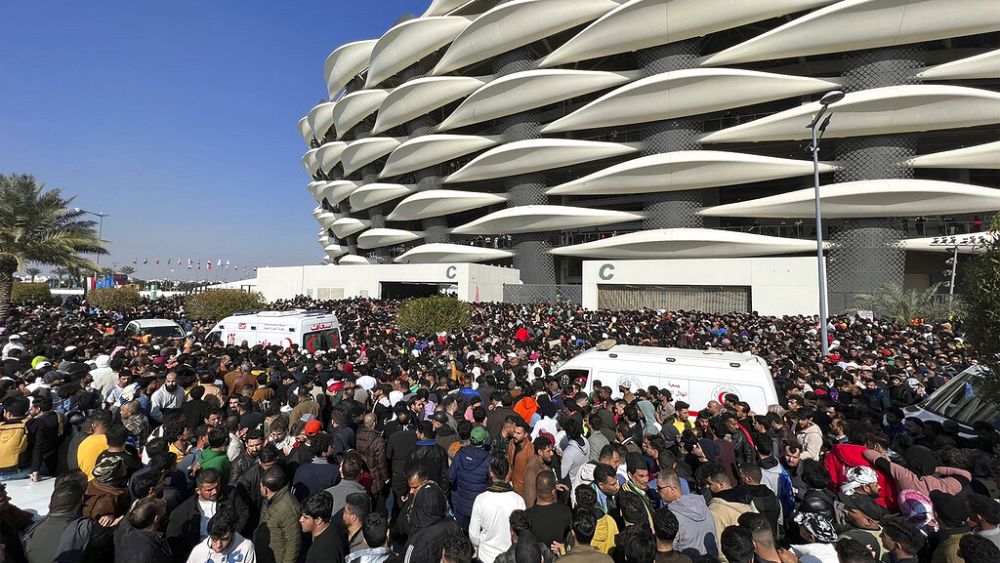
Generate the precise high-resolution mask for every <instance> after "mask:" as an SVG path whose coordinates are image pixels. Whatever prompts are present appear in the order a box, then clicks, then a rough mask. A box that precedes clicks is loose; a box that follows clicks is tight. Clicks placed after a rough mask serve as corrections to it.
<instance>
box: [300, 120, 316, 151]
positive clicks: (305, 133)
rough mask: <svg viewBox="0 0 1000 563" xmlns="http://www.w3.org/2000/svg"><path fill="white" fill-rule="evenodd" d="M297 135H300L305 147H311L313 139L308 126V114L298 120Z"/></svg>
mask: <svg viewBox="0 0 1000 563" xmlns="http://www.w3.org/2000/svg"><path fill="white" fill-rule="evenodd" d="M299 135H302V140H303V141H305V143H306V146H307V147H312V142H313V140H314V139H313V134H312V128H310V127H309V116H306V117H303V118H302V119H300V120H299Z"/></svg>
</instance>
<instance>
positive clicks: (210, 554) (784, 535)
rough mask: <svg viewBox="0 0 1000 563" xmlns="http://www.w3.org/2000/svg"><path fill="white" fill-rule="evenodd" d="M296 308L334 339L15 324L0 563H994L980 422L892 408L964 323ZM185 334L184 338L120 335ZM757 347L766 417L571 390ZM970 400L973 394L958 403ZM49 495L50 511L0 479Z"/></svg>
mask: <svg viewBox="0 0 1000 563" xmlns="http://www.w3.org/2000/svg"><path fill="white" fill-rule="evenodd" d="M398 305H399V303H398V302H393V301H379V300H367V299H364V300H342V301H331V302H322V303H320V302H316V301H314V300H312V299H307V298H305V297H301V298H298V299H294V300H289V301H284V302H279V303H277V304H275V305H274V306H275V307H278V308H293V307H303V308H325V309H328V310H331V311H333V312H334V313H336V314H337V316H338V318H339V320H340V322H341V327H342V333H341V339H340V342H339V343H336V342H335V343H333V345H332V347H331V348H330V349H327V350H313V351H309V350H303V349H301V348H299V347H297V346H292V347H290V348H281V347H278V346H269V347H261V346H250V345H247V344H246V343H242V344H241V343H235V344H227V343H225V342H220V341H218V340H216V341H214V342H211V343H205V342H204V340H203V338H202V337H203V335H204V334H205V333H206V332H207V331H208V329H210V328H211V324H210V323H206V322H193V321H190V320H188V319H187V318H186V316H185V313H184V309H183V304H182V302H181V301H179V300H174V299H170V298H163V299H160V300H158V301H155V302H152V301H147V302H144V303H143V305H142V306H141V307H139V308H137V309H134V310H128V311H102V310H99V309H96V308H93V307H90V306H88V305H87V304H86V303H83V302H69V303H66V304H64V305H61V306H55V305H46V306H30V307H28V306H25V307H17V308H14V309H13V310H12V311H11V316H10V317H9V318H8V319H7V321H6V323H5V325H4V326H3V327H2V328H3V331H2V333H0V343H2V345H3V348H2V359H0V371H2V374H0V375H2V377H0V398H2V410H3V421H2V423H0V546H2V549H0V561H12V562H16V563H22V562H28V563H49V562H53V561H56V562H91V561H93V562H101V563H108V562H111V561H114V562H119V563H122V562H142V563H173V562H188V563H207V562H226V563H253V562H268V563H269V562H280V563H296V562H308V563H314V562H320V561H324V562H326V561H331V562H339V561H344V562H347V563H355V562H357V563H379V562H383V561H393V562H395V561H400V562H404V563H437V562H439V561H440V562H442V563H472V562H473V561H481V562H483V563H494V562H496V563H540V562H551V561H555V560H559V561H560V562H563V563H601V562H612V561H613V562H626V563H649V562H654V561H655V562H657V563H667V562H669V563H692V562H706V563H707V562H716V561H723V562H728V563H749V562H762V563H763V562H779V561H780V562H782V563H787V562H790V561H802V562H806V563H815V562H819V563H869V562H875V561H877V562H883V561H885V562H894V563H895V562H898V563H903V562H911V561H913V562H923V563H927V562H929V563H945V562H948V563H951V562H959V561H967V562H972V563H980V562H987V561H989V562H991V563H996V562H997V561H1000V547H998V546H1000V527H998V526H1000V503H998V501H997V500H996V499H997V498H1000V486H998V483H1000V479H998V475H1000V458H998V457H997V453H998V452H1000V450H998V448H997V446H998V444H1000V440H998V434H997V430H996V428H995V427H994V420H992V419H991V417H990V416H988V414H989V413H991V412H993V411H991V407H990V406H989V405H986V406H985V407H986V408H984V409H983V415H982V416H980V417H979V418H980V419H981V420H977V421H976V423H975V424H974V425H973V426H972V427H971V428H969V427H963V426H959V425H958V424H957V423H956V422H954V421H951V420H946V421H944V422H943V423H942V422H933V421H932V422H925V421H922V420H920V419H918V418H915V417H908V416H907V415H906V411H904V408H906V407H907V406H909V405H912V404H914V403H916V402H918V401H920V400H922V399H923V398H924V397H925V396H927V395H928V394H931V393H933V392H934V391H935V390H936V389H938V388H940V387H941V386H942V385H944V384H945V383H946V382H948V381H949V380H950V379H951V378H952V377H954V376H956V375H957V374H959V373H961V372H962V371H964V370H965V369H966V368H968V367H969V366H970V365H972V364H973V363H975V361H976V360H975V352H974V351H973V350H969V349H968V348H967V347H966V345H965V344H964V339H963V334H962V327H961V324H960V323H957V322H954V323H939V324H929V323H924V322H922V321H917V322H914V323H913V324H911V325H908V326H899V325H895V324H892V323H889V322H886V321H882V320H871V319H863V318H858V317H848V316H841V317H835V318H832V319H830V321H829V327H828V328H829V334H830V342H829V345H830V353H829V355H828V356H826V357H823V356H822V354H821V353H820V347H819V333H820V330H819V328H820V327H819V325H818V321H817V320H816V318H815V317H806V316H795V317H766V316H761V315H758V314H754V313H747V314H735V313H734V314H725V315H716V314H704V313H695V312H684V311H676V312H670V311H650V310H642V311H603V310H602V311H588V310H584V309H582V308H578V307H576V306H571V305H566V304H560V305H552V304H540V305H530V306H529V305H511V304H476V305H474V306H473V307H472V320H471V322H470V323H469V325H468V326H467V327H464V328H462V329H461V330H457V331H454V332H450V333H440V334H431V335H420V334H410V333H408V332H406V331H403V330H401V329H400V328H398V327H397V326H396V325H395V324H394V319H395V313H396V308H397V306H398ZM136 318H169V319H174V320H177V321H178V322H179V323H180V324H181V326H182V327H183V328H184V329H185V330H187V331H188V332H189V336H188V337H187V338H185V339H168V338H156V337H148V336H145V337H143V336H138V337H136V336H132V335H126V334H125V333H124V331H123V328H124V326H125V324H126V323H127V322H128V321H130V320H132V319H136ZM607 339H614V340H615V341H616V342H618V343H620V344H634V345H645V346H668V347H681V348H698V349H705V348H715V349H719V350H736V351H749V352H751V353H753V354H756V355H759V356H761V357H762V358H763V359H764V360H766V362H767V363H768V365H769V366H770V369H771V372H772V374H773V376H774V382H775V387H776V390H777V391H778V396H779V398H780V404H774V405H770V406H768V407H767V411H766V412H754V411H753V410H752V409H751V408H750V406H749V405H748V404H747V403H745V402H743V401H742V400H741V398H740V397H739V396H736V395H732V394H728V395H725V396H723V397H720V400H719V401H711V402H709V403H708V404H704V405H701V404H699V405H691V404H688V403H686V402H685V401H684V400H683V398H680V397H673V396H672V394H671V392H670V391H669V389H667V388H666V387H667V385H666V382H664V384H663V385H662V386H651V387H649V388H645V389H638V388H632V387H631V386H630V385H627V384H626V385H622V386H621V387H617V388H612V386H613V385H616V382H612V381H603V382H602V381H596V380H592V381H587V380H585V379H579V378H577V379H568V378H566V377H563V376H561V375H560V374H559V370H558V368H559V366H560V365H561V363H563V362H564V361H566V360H567V359H569V358H571V357H572V356H573V355H575V354H577V353H579V352H581V351H583V350H586V349H588V348H590V347H593V346H594V345H595V344H596V343H598V342H600V341H602V340H607ZM967 393H974V390H973V389H972V388H971V387H970V388H969V389H967V390H965V391H963V392H962V393H960V394H959V395H961V398H963V399H968V397H966V396H965V395H966V394H967ZM17 479H26V480H30V481H33V482H39V481H44V480H49V479H52V480H54V486H53V492H52V495H51V499H50V501H49V505H48V511H47V514H45V515H38V514H33V513H31V512H28V511H25V510H22V509H21V508H19V507H18V506H17V502H16V500H15V499H11V498H10V497H9V496H8V495H7V494H6V493H5V492H3V491H5V488H4V485H3V483H9V482H10V481H12V480H17Z"/></svg>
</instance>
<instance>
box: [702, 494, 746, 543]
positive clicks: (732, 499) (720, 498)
mask: <svg viewBox="0 0 1000 563" xmlns="http://www.w3.org/2000/svg"><path fill="white" fill-rule="evenodd" d="M708 510H709V512H711V513H712V518H713V519H714V520H715V533H716V536H717V537H720V538H721V537H722V531H723V530H725V529H726V528H728V527H729V526H735V525H737V520H738V519H739V517H740V516H741V515H742V514H745V513H747V512H757V508H756V507H755V506H754V505H753V497H751V496H750V492H749V491H748V490H747V489H746V487H743V486H739V487H734V488H732V489H727V490H725V491H719V492H718V493H715V496H714V497H712V500H711V501H710V502H709V503H708Z"/></svg>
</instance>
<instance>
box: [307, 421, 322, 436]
mask: <svg viewBox="0 0 1000 563" xmlns="http://www.w3.org/2000/svg"><path fill="white" fill-rule="evenodd" d="M322 429H323V425H322V424H320V422H319V421H318V420H315V419H313V420H310V421H309V422H307V423H306V428H305V433H306V436H315V435H317V434H319V432H320V430H322Z"/></svg>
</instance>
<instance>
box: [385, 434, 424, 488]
mask: <svg viewBox="0 0 1000 563" xmlns="http://www.w3.org/2000/svg"><path fill="white" fill-rule="evenodd" d="M416 447H417V433H416V432H414V431H413V430H412V429H410V428H406V429H404V430H399V431H397V432H394V433H393V434H392V435H391V436H389V437H388V438H387V439H386V444H385V451H386V454H387V455H388V456H389V465H390V469H391V471H392V490H393V492H395V493H396V496H397V497H405V496H406V495H407V493H409V487H407V486H406V475H405V473H406V462H407V461H408V460H409V459H410V454H411V453H413V450H414V449H415V448H416Z"/></svg>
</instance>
